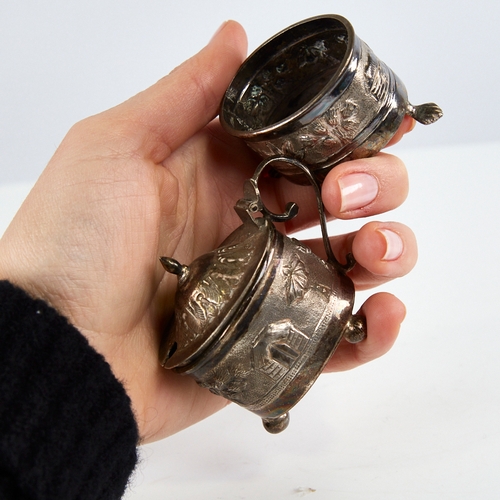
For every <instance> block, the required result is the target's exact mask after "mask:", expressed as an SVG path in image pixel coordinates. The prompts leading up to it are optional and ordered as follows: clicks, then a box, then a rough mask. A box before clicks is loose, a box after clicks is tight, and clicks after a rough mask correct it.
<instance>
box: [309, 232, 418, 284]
mask: <svg viewBox="0 0 500 500" xmlns="http://www.w3.org/2000/svg"><path fill="white" fill-rule="evenodd" d="M305 244H306V245H308V246H309V247H310V248H311V249H312V251H313V252H314V253H316V254H318V255H320V256H321V257H323V258H326V256H325V250H324V247H323V242H322V240H320V239H317V240H310V241H306V242H305ZM331 244H332V249H333V252H334V254H335V256H336V257H337V259H338V260H339V261H340V262H346V258H347V254H349V253H352V255H353V256H354V259H355V260H356V265H355V266H354V268H353V269H352V270H351V271H350V272H349V277H350V278H351V279H352V280H353V282H354V285H355V287H356V290H367V289H370V288H373V287H375V286H378V285H381V284H383V283H387V282H388V281H391V280H393V279H395V278H400V277H402V276H405V275H406V274H408V273H409V272H410V271H411V270H412V269H413V268H414V267H415V264H416V262H417V258H418V248H417V240H416V238H415V235H414V234H413V232H412V230H411V229H410V228H408V227H407V226H405V225H404V224H400V223H398V222H369V223H368V224H365V225H364V226H363V227H362V228H361V229H360V230H359V231H356V232H355V233H349V234H343V235H340V236H336V237H333V238H331Z"/></svg>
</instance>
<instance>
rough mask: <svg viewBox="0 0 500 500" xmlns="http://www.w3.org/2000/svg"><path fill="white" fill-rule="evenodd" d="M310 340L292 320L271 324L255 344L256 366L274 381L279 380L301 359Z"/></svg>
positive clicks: (254, 356)
mask: <svg viewBox="0 0 500 500" xmlns="http://www.w3.org/2000/svg"><path fill="white" fill-rule="evenodd" d="M308 342H309V337H308V336H307V335H306V334H305V333H303V332H302V331H300V330H298V329H297V328H296V327H295V326H294V325H293V324H292V323H291V321H290V320H283V321H280V322H277V323H273V324H270V325H269V326H268V327H267V328H266V329H265V330H264V331H263V332H262V333H261V334H260V335H259V337H258V339H257V342H256V344H255V346H254V350H253V353H252V354H253V360H254V367H255V369H256V370H258V371H260V372H261V373H263V374H265V375H266V376H267V377H269V378H270V379H272V380H273V382H278V381H279V380H281V379H282V378H283V377H284V376H285V375H286V374H287V373H288V371H289V370H290V369H291V368H292V367H293V365H294V364H295V363H296V362H297V360H299V359H300V357H301V355H302V354H303V353H304V351H305V350H306V348H307V343H308Z"/></svg>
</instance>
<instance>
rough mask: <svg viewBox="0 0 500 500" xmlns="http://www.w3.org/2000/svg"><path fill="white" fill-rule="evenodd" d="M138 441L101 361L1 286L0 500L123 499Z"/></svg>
mask: <svg viewBox="0 0 500 500" xmlns="http://www.w3.org/2000/svg"><path fill="white" fill-rule="evenodd" d="M137 443H138V430H137V425H136V423H135V420H134V416H133V413H132V410H131V403H130V400H129V398H128V396H127V394H126V392H125V390H124V388H123V386H122V385H121V384H120V383H119V382H118V380H117V379H116V378H115V377H114V375H113V373H112V372H111V368H110V367H109V365H108V364H107V363H106V361H105V360H104V358H103V357H102V356H101V355H100V354H98V353H97V352H96V351H95V350H94V349H92V348H91V347H90V345H89V344H88V342H87V340H86V338H85V337H84V336H83V335H81V334H80V333H79V332H78V331H77V330H76V329H75V328H74V327H73V326H71V325H70V324H69V323H68V322H67V321H66V319H65V318H63V317H61V316H60V315H59V314H58V313H57V312H56V311H55V310H54V309H52V308H51V307H49V306H48V305H47V304H45V303H44V302H42V301H40V300H34V299H32V298H30V297H29V296H28V295H27V294H26V293H24V292H23V291H22V290H20V289H18V288H16V287H14V286H12V285H11V284H10V283H8V282H5V281H0V498H2V499H4V498H5V499H16V500H24V499H30V500H42V499H43V500H45V499H58V500H69V499H93V500H94V499H119V498H120V497H121V496H122V495H123V493H124V491H125V488H126V486H127V482H128V479H129V477H130V475H131V474H132V471H133V469H134V467H135V464H136V462H137Z"/></svg>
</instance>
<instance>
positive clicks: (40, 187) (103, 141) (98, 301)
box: [0, 22, 416, 442]
mask: <svg viewBox="0 0 500 500" xmlns="http://www.w3.org/2000/svg"><path fill="white" fill-rule="evenodd" d="M245 53H246V38H245V34H244V32H243V29H242V28H241V27H240V26H239V25H238V24H237V23H234V22H228V23H226V24H224V25H223V27H222V28H221V29H220V30H219V31H218V32H217V34H216V35H215V36H214V38H213V39H212V40H211V42H210V43H209V44H208V45H207V47H205V48H204V49H203V50H202V51H201V52H200V53H199V54H197V55H195V56H194V57H193V58H191V59H190V60H188V61H187V62H186V63H184V64H183V65H181V66H180V67H179V68H177V69H176V70H174V71H173V72H172V73H171V74H170V75H169V76H167V77H165V78H164V79H162V80H160V81H159V82H158V83H157V84H156V85H154V86H152V87H151V88H149V89H148V90H146V91H144V92H142V93H140V94H138V95H137V96H135V97H133V98H132V99H130V100H129V101H127V102H125V103H123V104H121V105H119V106H117V107H115V108H113V109H111V110H109V111H106V112H104V113H102V114H99V115H96V116H93V117H90V118H88V119H85V120H83V121H82V122H80V123H78V124H76V125H75V126H74V127H73V128H72V129H71V130H70V131H69V133H68V134H67V136H66V138H65V139H64V140H63V142H62V144H61V145H60V147H59V148H58V150H57V151H56V153H55V154H54V157H53V158H52V160H51V161H50V163H49V164H48V166H47V167H46V169H45V170H44V172H43V173H42V175H41V176H40V179H39V180H38V182H37V183H36V185H35V186H34V188H33V190H32V192H31V193H30V194H29V196H28V198H27V199H26V201H25V203H24V204H23V206H22V207H21V209H20V210H19V212H18V214H17V215H16V217H15V218H14V220H13V222H12V224H11V225H10V227H9V228H8V229H7V231H6V233H5V235H4V237H3V238H2V240H1V241H0V278H2V279H9V280H10V281H12V282H13V283H15V284H17V285H18V286H20V287H22V288H24V289H25V290H26V291H28V292H29V293H31V294H32V295H33V296H35V297H38V298H42V299H44V300H45V301H47V302H49V303H50V304H51V305H52V306H53V307H55V308H56V309H57V310H59V311H60V312H61V313H62V314H64V315H65V316H66V317H67V318H68V319H69V320H70V321H71V323H72V324H73V325H75V326H76V327H77V328H78V329H79V330H80V332H81V333H82V334H83V335H85V336H86V337H87V338H88V340H89V342H90V343H91V345H92V346H93V347H94V348H95V349H96V350H97V351H99V352H100V353H101V354H103V355H104V357H105V358H106V360H107V361H108V362H109V364H110V365H111V367H112V369H113V371H114V373H115V375H116V376H117V378H118V379H119V380H121V381H122V382H123V383H124V385H125V388H126V390H127V392H128V394H129V395H130V397H131V400H132V404H133V409H134V412H135V415H136V418H137V422H138V425H139V430H140V434H141V436H142V439H143V441H144V442H147V441H152V440H155V439H159V438H162V437H165V436H167V435H169V434H172V433H174V432H177V431H179V430H180V429H182V428H184V427H187V426H188V425H191V424H193V423H194V422H197V421H199V420H201V419H202V418H204V417H206V416H208V415H210V414H212V413H213V412H215V411H217V410H218V409H220V408H222V407H223V406H225V405H226V404H227V402H226V401H225V400H224V399H222V398H220V397H218V396H215V395H213V394H211V393H210V392H209V391H207V390H206V389H202V388H200V387H198V385H197V384H196V383H195V382H194V381H193V380H192V379H190V378H188V377H183V376H180V375H177V374H176V373H173V372H171V371H167V370H164V369H163V368H161V367H160V365H159V362H158V349H159V343H160V332H161V327H162V325H163V324H164V323H165V320H166V318H167V317H168V316H169V315H170V314H171V313H172V309H173V297H174V292H175V288H176V285H177V279H176V277H175V276H172V275H170V274H168V273H165V272H164V270H163V269H162V267H161V265H160V264H159V261H158V258H159V256H162V255H167V256H171V257H174V258H175V259H177V260H179V261H180V262H182V263H187V264H189V263H190V262H191V261H192V260H193V259H194V258H196V257H197V256H199V255H200V254H202V253H205V252H207V251H210V250H212V249H214V248H215V247H217V246H218V245H219V244H220V242H221V241H222V240H223V239H224V238H225V237H226V236H227V235H228V234H229V233H230V232H231V231H232V230H234V229H235V228H236V227H237V226H238V225H239V224H240V221H239V219H238V217H237V215H236V213H235V212H234V210H233V205H234V203H235V202H236V201H237V199H238V197H239V193H241V190H242V185H243V181H244V180H245V179H247V178H249V177H251V175H252V174H253V171H254V169H255V167H256V165H257V163H258V159H256V157H255V156H254V155H253V154H252V153H251V152H250V151H249V150H248V149H247V148H246V147H245V146H244V145H242V144H241V143H240V142H239V141H238V140H236V139H233V138H231V137H228V136H227V134H225V133H224V132H223V131H222V130H221V128H220V125H219V123H218V121H217V120H213V118H214V117H215V116H216V114H217V110H218V106H219V102H220V101H221V98H222V95H223V93H224V91H225V89H226V87H227V85H228V84H229V82H230V80H231V78H232V76H233V75H234V74H235V72H236V70H237V68H238V67H239V65H240V64H241V62H242V61H243V59H244V57H245ZM410 126H411V123H409V122H405V124H404V125H403V126H402V129H401V131H400V134H402V133H404V132H405V131H406V130H407V129H408V128H409V127H410ZM350 173H357V174H358V180H359V179H361V178H362V177H360V176H359V174H366V173H369V174H370V175H372V176H373V181H372V184H369V185H368V184H366V186H364V188H363V189H365V190H366V189H368V190H369V191H370V190H371V191H370V193H371V195H376V196H372V197H373V200H372V201H370V202H367V203H363V206H362V207H361V206H359V207H358V206H357V205H360V203H359V200H360V199H362V200H364V201H366V199H367V196H366V193H365V194H363V193H364V191H363V189H359V190H358V195H359V196H358V199H357V200H355V198H353V197H352V196H351V198H346V197H344V198H341V196H340V190H339V188H340V187H341V186H344V187H345V185H346V183H345V179H348V178H347V177H346V176H347V175H348V174H350ZM342 179H344V181H342ZM365 179H369V178H368V177H367V178H365ZM351 180H352V177H351ZM342 182H344V184H342ZM375 185H376V187H377V188H378V189H377V190H376V193H375V190H374V187H375ZM265 189H266V191H267V196H268V197H271V198H272V199H274V200H276V203H277V206H280V204H281V201H282V200H286V201H288V200H293V201H297V202H298V203H299V205H300V207H301V211H302V214H301V217H300V222H299V219H297V221H295V220H294V221H291V222H290V223H289V226H288V227H287V228H286V229H287V230H292V229H298V228H299V227H300V226H298V224H299V223H300V225H301V226H307V225H308V224H310V223H311V222H312V221H316V218H317V211H316V210H315V204H314V200H313V199H311V194H310V193H311V191H310V190H308V189H305V188H303V187H299V186H295V187H294V186H291V185H290V184H287V183H286V182H284V181H282V180H280V181H279V182H275V183H274V182H270V183H269V186H266V188H265ZM406 190H407V178H406V173H405V169H404V167H403V165H402V164H401V162H400V161H399V160H398V159H396V158H395V157H392V156H388V155H380V156H377V157H375V158H371V159H369V160H358V161H353V162H349V163H346V164H344V165H341V166H339V167H336V168H335V169H334V170H333V171H332V172H331V173H330V174H329V176H328V177H327V179H326V180H325V182H324V185H323V194H324V202H325V205H326V207H327V209H328V210H329V211H330V213H331V214H332V215H334V216H336V217H343V218H350V217H359V216H366V215H372V214H376V213H379V212H381V211H384V210H388V209H391V208H394V207H396V206H397V205H399V204H400V203H401V202H402V201H403V199H404V197H405V195H406ZM344 193H345V190H344ZM362 195H363V196H362ZM342 200H344V207H343V208H342V207H341V205H342ZM346 200H347V201H346ZM385 230H391V231H395V234H397V235H399V236H400V237H401V243H400V242H399V240H398V239H397V237H395V236H391V237H390V238H389V241H390V242H392V243H391V245H392V246H389V247H388V246H387V243H386V241H385V239H384V236H385V235H392V233H388V232H384V231H385ZM312 245H316V246H318V244H317V243H314V242H313V243H312ZM401 245H402V246H401ZM334 247H335V249H336V251H337V252H338V253H339V255H340V254H342V253H346V252H347V251H351V249H352V251H353V253H354V256H355V257H356V259H357V260H358V264H357V266H356V268H355V269H354V270H353V271H352V276H353V279H354V280H355V282H356V284H357V286H359V287H362V288H369V287H372V286H374V285H377V284H379V283H382V282H384V281H387V280H389V279H391V278H393V277H395V276H401V275H403V274H405V273H407V272H408V271H409V270H410V268H411V267H412V266H413V264H414V261H415V258H416V245H415V241H414V238H413V236H412V234H411V232H410V230H409V229H407V228H405V227H404V226H402V225H400V224H396V223H390V224H389V223H384V224H378V223H370V224H368V225H367V226H365V227H364V228H363V229H361V231H359V232H358V233H357V234H355V235H352V234H351V235H346V236H342V237H337V238H335V239H334ZM318 248H319V247H318ZM399 250H402V251H401V252H399ZM384 255H386V258H385V259H384ZM387 257H389V258H387ZM363 310H364V312H365V313H366V316H367V321H368V338H367V339H366V340H365V341H364V342H362V343H361V344H359V345H356V346H351V345H346V346H342V347H341V348H340V350H339V353H338V355H336V356H335V357H334V358H333V359H332V362H331V366H329V369H344V368H351V367H354V366H356V365H358V364H360V363H363V362H366V361H369V360H370V359H373V358H375V357H377V356H379V355H381V354H382V353H383V352H385V351H386V350H387V349H388V348H389V347H390V345H391V344H392V342H393V341H394V340H395V337H396V335H397V333H398V330H399V325H400V323H401V321H402V319H403V317H404V307H403V305H402V304H401V303H400V302H399V301H398V300H397V299H396V298H394V297H392V296H390V295H387V294H382V295H375V296H373V297H372V298H371V299H369V300H368V301H367V302H366V304H365V305H364V306H363Z"/></svg>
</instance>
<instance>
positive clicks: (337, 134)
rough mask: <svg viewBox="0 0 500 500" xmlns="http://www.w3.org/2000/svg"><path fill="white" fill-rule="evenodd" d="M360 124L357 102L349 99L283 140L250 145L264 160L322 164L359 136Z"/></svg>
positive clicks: (337, 104)
mask: <svg viewBox="0 0 500 500" xmlns="http://www.w3.org/2000/svg"><path fill="white" fill-rule="evenodd" d="M360 122H361V115H360V112H359V106H358V103H357V102H356V101H355V99H353V98H349V99H346V100H345V101H342V102H338V103H336V104H335V105H333V106H332V107H331V108H330V109H328V110H327V111H326V112H325V113H324V114H323V115H321V116H319V117H318V118H317V119H316V120H314V121H312V122H311V123H310V124H309V125H307V126H305V127H302V128H301V129H300V130H299V131H298V132H297V133H296V134H293V135H291V136H290V137H287V138H285V139H284V140H282V139H278V140H275V141H268V142H267V143H249V146H250V147H251V148H252V149H254V150H255V151H257V152H258V153H259V154H261V155H262V156H264V157H270V156H286V157H291V158H295V159H297V160H300V161H304V162H306V163H308V164H316V163H321V162H323V161H324V160H325V159H326V158H329V157H331V156H332V155H334V154H335V153H336V152H338V151H339V150H340V149H342V148H343V147H344V146H346V145H348V144H349V143H350V142H351V141H352V140H353V139H354V138H355V137H356V135H357V134H358V132H359V129H360Z"/></svg>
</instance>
